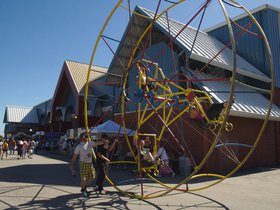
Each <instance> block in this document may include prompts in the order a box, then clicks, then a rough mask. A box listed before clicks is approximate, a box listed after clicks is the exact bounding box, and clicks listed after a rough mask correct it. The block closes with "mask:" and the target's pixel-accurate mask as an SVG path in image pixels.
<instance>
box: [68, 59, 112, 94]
mask: <svg viewBox="0 0 280 210" xmlns="http://www.w3.org/2000/svg"><path fill="white" fill-rule="evenodd" d="M65 63H66V65H67V67H68V69H69V73H70V75H71V77H72V79H73V82H74V84H75V87H76V89H77V92H78V93H79V94H84V88H85V84H86V79H87V72H88V67H89V65H88V64H83V63H78V62H74V61H65ZM107 71H108V69H107V68H104V67H100V66H92V71H91V73H90V77H89V81H90V82H92V81H94V80H96V79H99V78H100V77H103V76H105V75H106V73H107Z"/></svg>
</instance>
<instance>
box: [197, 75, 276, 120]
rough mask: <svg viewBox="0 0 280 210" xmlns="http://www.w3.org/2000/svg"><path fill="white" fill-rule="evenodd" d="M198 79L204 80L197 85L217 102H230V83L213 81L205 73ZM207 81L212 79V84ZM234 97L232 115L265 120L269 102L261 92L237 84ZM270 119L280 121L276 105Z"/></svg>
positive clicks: (198, 76)
mask: <svg viewBox="0 0 280 210" xmlns="http://www.w3.org/2000/svg"><path fill="white" fill-rule="evenodd" d="M196 77H197V79H200V80H202V81H201V82H198V83H196V85H197V86H199V87H200V88H201V89H203V90H205V91H207V92H208V93H209V94H210V95H211V96H212V97H213V98H214V99H215V100H216V101H217V102H219V103H221V102H224V101H227V100H228V97H229V93H230V82H229V81H213V79H214V77H213V76H211V75H207V74H204V73H200V74H198V75H197V76H196ZM205 79H206V80H207V79H211V82H209V81H208V82H207V81H205ZM234 95H235V103H234V104H233V105H232V106H231V110H230V115H232V116H239V117H248V118H255V119H264V118H265V116H266V114H267V110H268V106H269V100H268V99H267V98H266V97H264V96H263V95H262V94H261V93H260V92H259V91H257V90H255V89H253V88H250V87H248V86H246V85H244V84H241V83H239V82H235V84H234ZM269 119H270V120H275V121H280V108H279V107H278V106H277V105H275V104H273V105H272V109H271V112H270V117H269Z"/></svg>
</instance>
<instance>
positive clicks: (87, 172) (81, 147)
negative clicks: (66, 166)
mask: <svg viewBox="0 0 280 210" xmlns="http://www.w3.org/2000/svg"><path fill="white" fill-rule="evenodd" d="M97 144H98V143H97ZM100 144H103V142H100ZM94 146H95V142H93V141H88V136H87V135H85V134H84V135H82V136H81V142H80V143H79V144H78V145H77V147H76V149H75V151H74V155H73V157H72V159H71V165H70V169H71V173H72V175H73V176H74V175H75V170H74V168H75V167H74V166H75V161H76V159H77V157H78V156H80V165H79V168H80V178H81V184H80V185H81V193H82V194H83V196H84V197H88V196H89V192H88V191H87V187H88V186H89V185H90V183H91V181H92V180H93V179H94V178H95V170H94V168H93V165H92V159H93V155H95V154H94V151H93V147H94Z"/></svg>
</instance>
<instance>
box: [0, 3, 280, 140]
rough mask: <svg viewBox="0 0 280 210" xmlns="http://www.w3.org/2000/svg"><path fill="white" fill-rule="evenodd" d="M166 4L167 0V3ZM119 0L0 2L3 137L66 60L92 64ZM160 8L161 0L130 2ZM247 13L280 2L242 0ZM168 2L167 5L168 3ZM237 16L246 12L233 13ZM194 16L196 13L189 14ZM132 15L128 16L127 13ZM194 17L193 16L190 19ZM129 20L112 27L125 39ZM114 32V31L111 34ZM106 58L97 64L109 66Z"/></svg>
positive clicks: (48, 90)
mask: <svg viewBox="0 0 280 210" xmlns="http://www.w3.org/2000/svg"><path fill="white" fill-rule="evenodd" d="M162 1H163V0H162ZM116 2H117V1H116V0H102V1H101V0H99V1H98V0H79V1H77V0H59V1H58V0H40V1H39V0H1V1H0V74H1V81H0V120H1V122H0V135H3V132H4V124H3V123H2V122H3V119H4V113H5V107H6V105H18V106H34V105H37V104H39V103H41V102H43V101H45V100H48V99H50V98H52V96H53V93H54V90H55V87H56V84H57V81H58V77H59V74H60V71H61V68H62V64H63V61H64V60H73V61H78V62H82V63H89V60H90V56H91V51H92V49H93V46H94V43H95V41H96V38H97V36H98V33H99V31H100V29H101V27H102V25H103V23H104V22H105V19H106V17H107V16H108V14H109V12H110V11H111V9H112V7H113V5H115V4H116ZM131 2H132V3H133V7H132V8H134V5H141V6H142V7H145V8H149V9H151V10H155V8H156V5H157V2H158V1H157V0H131ZM201 2H203V1H202V0H201V1H199V0H188V1H187V2H186V3H184V4H183V5H182V6H181V7H178V10H177V9H176V10H174V12H173V13H172V12H171V14H170V17H172V18H174V19H180V18H183V17H186V18H187V15H186V14H187V12H186V11H192V9H193V8H197V7H198V6H199V5H200V4H201ZM238 2H239V3H241V4H242V5H244V6H245V7H246V8H247V9H253V8H256V7H258V6H260V5H263V4H271V5H273V6H276V7H279V8H280V1H279V0H267V1H264V0H254V1H249V0H239V1H238ZM124 4H125V5H126V4H127V0H124ZM165 4H166V3H165ZM217 7H218V4H217V0H213V2H212V5H211V6H210V7H209V11H208V14H209V15H208V18H207V22H205V23H204V25H203V28H208V27H211V26H213V25H215V24H217V23H220V22H223V21H224V19H223V16H222V13H221V12H216V11H217ZM230 13H231V14H232V15H238V14H241V13H242V11H240V10H236V9H235V10H234V9H232V10H231V11H230ZM189 15H191V12H190V13H189ZM126 16H128V15H126ZM189 17H190V16H189ZM124 18H125V17H124V16H122V15H121V14H120V15H118V14H116V15H115V16H114V18H113V22H112V24H111V29H110V28H109V29H108V30H113V31H114V33H115V34H116V38H119V37H117V36H121V35H122V33H123V29H124V27H125V25H124V24H123V25H122V23H123V22H124V20H123V19H124ZM112 34H113V33H112ZM109 63H110V59H108V58H106V56H104V54H102V53H100V56H98V55H97V56H96V58H95V60H94V64H97V65H101V66H108V65H109Z"/></svg>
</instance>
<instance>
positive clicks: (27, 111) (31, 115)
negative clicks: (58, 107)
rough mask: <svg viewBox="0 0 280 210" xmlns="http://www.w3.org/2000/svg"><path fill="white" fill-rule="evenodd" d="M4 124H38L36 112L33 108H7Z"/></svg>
mask: <svg viewBox="0 0 280 210" xmlns="http://www.w3.org/2000/svg"><path fill="white" fill-rule="evenodd" d="M3 122H4V123H34V124H36V123H39V120H38V117H37V113H36V110H35V109H33V107H21V106H7V107H6V110H5V115H4V121H3Z"/></svg>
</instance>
